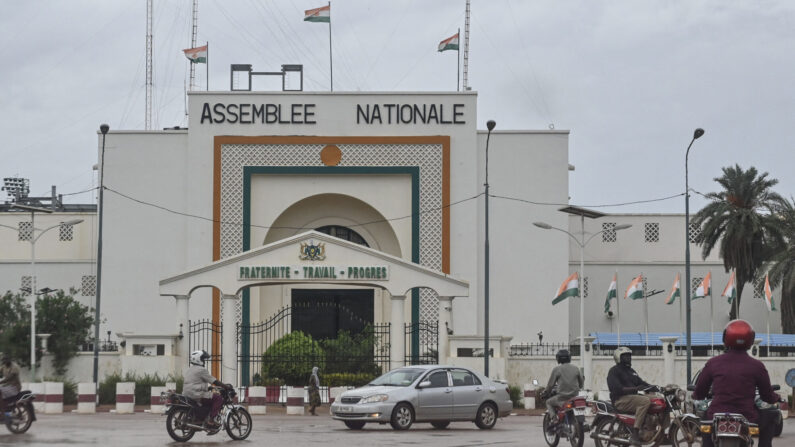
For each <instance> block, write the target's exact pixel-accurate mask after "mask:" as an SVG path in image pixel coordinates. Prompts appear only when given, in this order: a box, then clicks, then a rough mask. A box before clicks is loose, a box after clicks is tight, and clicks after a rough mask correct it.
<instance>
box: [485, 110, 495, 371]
mask: <svg viewBox="0 0 795 447" xmlns="http://www.w3.org/2000/svg"><path fill="white" fill-rule="evenodd" d="M496 125H497V123H496V122H495V121H494V120H488V121H486V128H487V129H488V130H489V133H488V134H487V135H486V183H485V184H484V185H483V186H485V187H486V197H485V202H486V242H485V247H484V248H485V257H486V258H485V262H486V264H485V266H484V272H483V302H484V312H483V370H484V374H485V375H486V377H488V376H489V139H490V138H491V131H492V130H494V127H495V126H496Z"/></svg>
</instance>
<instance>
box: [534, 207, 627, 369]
mask: <svg viewBox="0 0 795 447" xmlns="http://www.w3.org/2000/svg"><path fill="white" fill-rule="evenodd" d="M568 208H571V210H569V209H568ZM568 208H563V209H561V211H564V212H567V213H570V214H578V215H579V216H580V218H581V222H582V231H581V232H580V239H579V240H577V236H575V235H573V234H571V233H569V232H568V231H566V230H563V229H561V228H557V227H553V226H552V225H550V224H548V223H545V222H533V225H535V226H537V227H538V228H542V229H544V230H557V231H560V232H562V233H566V234H568V235H569V237H570V238H572V239H573V240H574V242H575V243H576V244H577V245H578V246H579V247H580V286H579V287H580V366H581V367H583V368H584V367H585V300H584V299H583V289H584V284H583V283H584V281H585V276H583V275H584V271H585V246H586V245H588V243H589V242H591V240H593V238H594V237H596V236H598V235H600V234H602V233H604V232H605V230H601V231H597V232H596V233H594V234H592V235H591V237H589V238H588V239H587V240H586V239H585V217H586V216H588V214H587V211H588V210H585V209H583V208H577V207H568ZM574 211H579V212H577V213H575V212H574ZM593 213H594V215H592V216H591V217H592V218H596V214H599V216H598V217H602V216H604V214H601V213H597V212H593ZM631 226H632V225H631V224H621V225H616V226H615V228H614V231H620V230H625V229H627V228H629V227H631Z"/></svg>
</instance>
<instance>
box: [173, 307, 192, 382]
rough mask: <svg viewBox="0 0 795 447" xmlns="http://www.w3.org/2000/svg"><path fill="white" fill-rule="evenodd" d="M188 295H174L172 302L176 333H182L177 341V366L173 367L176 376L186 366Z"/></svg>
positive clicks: (188, 327) (187, 354)
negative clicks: (175, 304)
mask: <svg viewBox="0 0 795 447" xmlns="http://www.w3.org/2000/svg"><path fill="white" fill-rule="evenodd" d="M189 298H190V297H189V296H188V295H175V296H174V300H176V303H177V327H176V329H177V333H178V334H179V331H180V330H181V331H182V338H181V339H179V338H178V339H177V352H176V357H177V359H178V360H177V364H176V365H175V369H176V371H174V372H175V373H176V374H181V373H182V369H183V368H185V367H186V366H187V365H188V356H189V355H190V352H188V337H189V336H190V323H189V313H188V311H189V307H188V304H189V302H188V299H189Z"/></svg>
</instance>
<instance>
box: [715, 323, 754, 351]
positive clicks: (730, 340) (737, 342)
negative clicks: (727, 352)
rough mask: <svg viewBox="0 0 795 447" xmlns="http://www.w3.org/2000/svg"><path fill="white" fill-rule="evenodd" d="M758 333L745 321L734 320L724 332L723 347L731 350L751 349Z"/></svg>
mask: <svg viewBox="0 0 795 447" xmlns="http://www.w3.org/2000/svg"><path fill="white" fill-rule="evenodd" d="M754 337H756V332H754V328H752V327H751V325H750V324H749V323H748V322H747V321H745V320H733V321H730V322H729V324H727V325H726V329H724V330H723V346H725V347H727V348H729V349H744V350H747V349H750V348H751V345H753V344H754Z"/></svg>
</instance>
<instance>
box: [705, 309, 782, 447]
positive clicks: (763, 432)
mask: <svg viewBox="0 0 795 447" xmlns="http://www.w3.org/2000/svg"><path fill="white" fill-rule="evenodd" d="M754 337H756V332H755V331H754V329H753V327H751V325H750V324H748V322H747V321H745V320H734V321H730V322H729V324H727V325H726V328H725V329H724V330H723V346H725V347H726V348H727V351H726V352H725V353H723V354H721V355H719V356H717V357H713V358H711V359H709V360H708V361H707V364H706V365H704V369H703V370H701V373H700V374H699V375H698V381H697V382H696V389H695V390H694V391H693V399H697V400H700V399H704V398H706V397H707V394H708V393H709V390H710V387H712V402H711V403H710V406H709V408H708V409H707V418H709V419H712V417H713V415H714V414H715V413H739V414H742V415H743V416H745V418H746V419H748V421H749V422H754V423H758V424H759V447H770V446H772V445H773V434H774V431H775V430H774V426H775V417H774V415H773V414H772V413H770V412H762V413H761V414H760V413H759V412H757V410H756V405H755V403H754V399H755V395H756V390H759V397H760V398H761V399H762V400H764V401H765V402H767V403H770V404H774V403H777V402H778V400H779V396H778V395H777V394H776V393H775V392H774V391H773V387H772V386H771V385H770V376H769V375H768V373H767V369H766V368H765V365H764V364H763V363H762V362H760V361H759V360H757V359H755V358H753V357H751V356H750V355H748V352H747V351H748V349H749V348H750V347H751V345H753V343H754ZM702 440H703V446H704V447H711V446H712V436H711V435H704V436H703V437H702Z"/></svg>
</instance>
